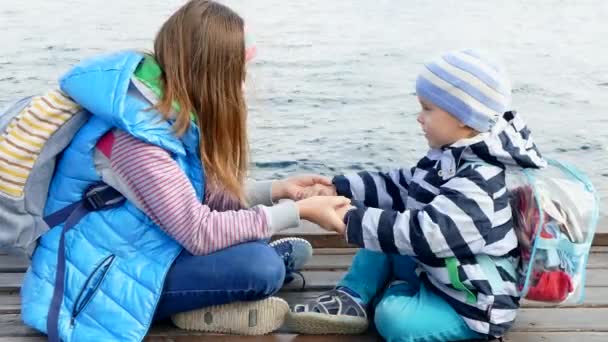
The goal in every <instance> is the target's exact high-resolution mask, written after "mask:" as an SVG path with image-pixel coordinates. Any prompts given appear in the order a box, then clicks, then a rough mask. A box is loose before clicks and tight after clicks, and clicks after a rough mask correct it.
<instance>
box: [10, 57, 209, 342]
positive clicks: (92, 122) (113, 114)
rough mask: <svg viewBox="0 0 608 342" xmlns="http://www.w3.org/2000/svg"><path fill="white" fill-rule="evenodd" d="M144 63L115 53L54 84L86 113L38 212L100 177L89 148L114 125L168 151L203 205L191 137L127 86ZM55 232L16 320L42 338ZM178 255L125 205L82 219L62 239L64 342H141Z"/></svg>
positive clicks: (36, 262) (38, 256)
mask: <svg viewBox="0 0 608 342" xmlns="http://www.w3.org/2000/svg"><path fill="white" fill-rule="evenodd" d="M142 58H143V56H142V55H141V54H138V53H135V52H123V53H118V54H113V55H107V56H100V57H96V58H92V59H89V60H87V61H84V62H82V63H80V64H78V65H77V66H76V67H74V68H73V69H72V70H71V71H69V72H68V73H67V74H66V75H65V76H64V77H63V78H62V79H61V80H60V85H61V89H62V91H63V92H65V93H66V94H67V95H69V96H70V97H71V98H72V99H73V100H74V101H76V102H78V103H79V104H80V105H81V106H83V107H84V108H85V109H86V110H87V111H89V112H90V113H91V117H90V119H89V121H88V122H87V123H86V124H85V125H84V126H83V127H82V128H81V129H80V131H79V132H78V133H77V134H76V136H75V137H74V139H73V140H72V142H71V144H70V145H69V146H68V148H67V149H66V150H65V151H64V154H63V156H62V157H61V159H60V161H59V162H58V164H57V168H56V170H55V175H54V177H53V180H52V182H51V187H50V190H49V197H48V200H47V205H46V208H45V214H46V215H48V214H50V213H53V212H55V211H57V210H59V209H61V208H63V207H65V206H66V205H68V204H71V203H73V202H77V201H79V200H80V199H81V197H82V194H83V192H84V191H85V190H86V189H87V188H88V187H89V186H90V185H91V184H92V183H95V182H98V181H100V175H99V174H98V173H97V172H96V170H95V166H94V160H93V158H94V148H95V144H96V142H97V141H98V140H99V139H100V138H101V136H102V135H103V134H105V133H106V132H108V131H109V130H110V129H113V128H115V127H117V128H119V129H122V130H124V131H127V132H129V133H130V134H131V135H133V136H135V137H137V138H139V139H141V140H143V141H145V142H147V143H150V144H154V145H157V146H159V147H161V148H163V149H165V150H167V151H168V152H169V153H170V154H171V155H172V156H173V158H174V159H175V161H176V162H177V163H178V164H179V166H180V167H181V168H182V169H183V170H184V172H185V174H186V175H187V176H188V178H189V179H190V181H191V182H192V185H193V187H194V188H195V189H196V192H197V196H199V199H201V198H203V189H204V174H203V170H202V168H201V162H200V159H199V157H198V129H197V128H196V127H194V125H192V126H193V127H191V129H190V130H189V131H188V132H187V133H186V134H185V135H184V136H183V137H181V138H178V137H176V136H175V135H174V133H173V130H172V126H171V122H168V121H163V120H162V119H160V116H159V113H158V112H156V111H155V110H150V108H151V103H150V102H148V101H147V100H146V99H145V98H144V97H143V96H142V95H141V94H140V93H139V92H138V91H137V90H136V88H135V87H134V86H133V83H132V81H131V79H132V77H133V73H134V71H135V70H136V68H137V66H138V65H139V63H140V61H141V60H142ZM62 226H63V225H60V226H57V227H54V228H53V229H51V230H50V231H48V232H47V233H46V234H45V235H43V236H42V237H41V239H40V242H39V245H38V247H37V249H36V251H35V253H34V255H33V258H32V264H31V267H30V268H29V269H28V271H27V274H26V276H25V280H24V282H23V286H22V292H21V296H22V317H23V320H24V322H25V323H26V324H27V325H30V326H32V327H34V328H36V329H38V330H40V331H43V332H47V316H48V311H49V306H50V302H51V298H52V296H53V288H54V282H55V273H56V269H57V251H58V246H59V239H60V235H61V230H62ZM181 250H182V247H181V246H180V245H179V244H178V243H177V242H175V241H174V240H173V239H172V238H170V237H169V236H167V235H166V234H165V233H164V232H163V231H162V230H161V229H160V228H159V227H158V226H157V225H156V224H154V223H153V222H152V221H151V220H150V219H149V218H148V217H147V216H146V215H145V214H144V213H143V212H142V211H140V210H139V209H137V208H136V207H135V205H134V204H133V203H131V202H129V201H127V202H125V203H124V204H123V205H121V206H119V207H115V208H112V209H107V210H103V211H96V212H91V213H89V214H87V215H86V216H85V217H84V218H83V219H82V220H81V221H80V222H79V223H78V224H77V225H76V226H75V227H74V228H73V229H71V230H69V231H68V232H67V233H66V235H65V255H66V258H65V260H66V270H65V292H64V295H63V301H62V304H61V309H60V313H59V334H60V337H61V339H62V340H63V341H112V340H120V341H140V340H142V339H143V338H144V336H145V335H146V332H147V331H148V329H149V327H150V324H151V322H152V318H153V315H154V311H155V308H156V305H157V303H158V301H159V298H160V295H161V291H162V288H163V283H164V280H165V276H166V274H167V272H168V270H169V268H170V267H171V264H172V263H173V261H174V259H175V258H176V257H177V255H178V254H179V253H180V252H181Z"/></svg>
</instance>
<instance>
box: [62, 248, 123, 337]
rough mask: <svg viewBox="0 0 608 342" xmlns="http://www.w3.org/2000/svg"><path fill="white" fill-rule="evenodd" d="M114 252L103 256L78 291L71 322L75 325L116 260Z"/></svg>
mask: <svg viewBox="0 0 608 342" xmlns="http://www.w3.org/2000/svg"><path fill="white" fill-rule="evenodd" d="M114 258H115V256H114V254H110V255H108V256H107V257H105V258H103V259H102V260H101V261H100V262H99V263H98V264H97V266H96V267H95V269H94V270H93V272H91V274H89V276H88V277H87V280H86V281H85V282H84V285H83V286H82V288H81V289H80V291H79V292H78V296H76V300H75V301H74V306H73V308H72V315H71V320H70V323H71V324H72V325H73V324H74V320H75V319H76V317H77V316H78V315H79V314H80V313H81V312H82V310H84V308H85V307H86V306H87V304H89V302H90V301H91V299H92V298H93V295H95V293H96V292H97V290H99V286H101V283H102V282H103V279H104V278H105V276H106V274H107V273H108V270H109V269H110V266H111V265H112V263H113V262H114Z"/></svg>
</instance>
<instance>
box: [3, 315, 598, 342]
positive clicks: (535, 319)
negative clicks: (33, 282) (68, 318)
mask: <svg viewBox="0 0 608 342" xmlns="http://www.w3.org/2000/svg"><path fill="white" fill-rule="evenodd" d="M606 317H608V308H564V309H531V308H526V309H521V310H520V312H519V314H518V317H517V321H516V323H515V326H514V327H513V332H538V333H547V332H601V333H608V322H607V321H606ZM197 334H200V333H196V332H190V331H184V330H180V329H177V328H175V327H172V326H156V327H153V328H152V329H151V331H150V333H149V336H184V335H197ZM39 335H40V334H39V333H38V332H37V331H35V330H34V329H31V328H28V327H26V326H25V325H24V324H23V323H22V322H21V317H20V315H18V314H8V315H0V337H8V336H39ZM214 341H215V340H214ZM332 341H333V340H332ZM514 341H515V340H514ZM517 341H519V340H517Z"/></svg>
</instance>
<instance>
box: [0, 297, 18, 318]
mask: <svg viewBox="0 0 608 342" xmlns="http://www.w3.org/2000/svg"><path fill="white" fill-rule="evenodd" d="M20 312H21V298H20V297H19V293H17V292H14V293H0V314H15V313H20Z"/></svg>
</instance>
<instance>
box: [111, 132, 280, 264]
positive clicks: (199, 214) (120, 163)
mask: <svg viewBox="0 0 608 342" xmlns="http://www.w3.org/2000/svg"><path fill="white" fill-rule="evenodd" d="M113 134H115V138H114V144H113V147H112V151H111V156H110V163H111V167H112V169H113V171H114V172H115V174H116V175H117V176H118V177H119V178H120V179H121V181H122V182H124V183H126V185H127V187H128V188H129V189H130V190H131V191H132V192H133V193H134V194H135V196H136V197H137V200H138V203H139V204H140V205H141V208H140V209H142V210H143V211H144V213H145V214H146V215H148V216H149V217H150V218H151V219H152V220H153V221H154V222H155V223H156V224H158V225H159V226H160V227H161V228H162V229H163V230H164V231H165V232H166V233H167V234H168V235H170V236H171V237H172V238H174V239H175V240H176V241H177V242H179V243H180V244H181V245H182V246H183V247H184V248H186V249H187V250H188V251H189V252H190V253H192V254H195V255H204V254H209V253H212V252H214V251H217V250H220V249H223V248H226V247H229V246H232V245H235V244H238V243H242V242H246V241H252V240H259V239H263V238H267V237H269V236H270V231H269V229H268V225H267V219H266V214H265V210H263V208H262V207H254V208H251V209H247V210H238V211H222V212H218V211H212V210H211V209H210V208H209V207H208V206H206V205H204V204H202V203H201V202H200V201H199V200H198V198H197V197H196V193H195V191H194V188H192V184H191V183H190V181H189V180H188V178H187V177H186V175H185V174H184V173H183V171H182V170H181V169H180V168H179V166H178V165H177V163H176V162H175V161H174V160H173V159H172V158H171V156H170V155H169V153H168V152H166V151H165V150H163V149H161V148H159V147H157V146H154V145H150V144H147V143H145V142H142V141H140V140H138V139H136V138H134V137H132V136H131V135H129V134H127V133H125V132H120V131H116V132H114V133H113Z"/></svg>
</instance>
